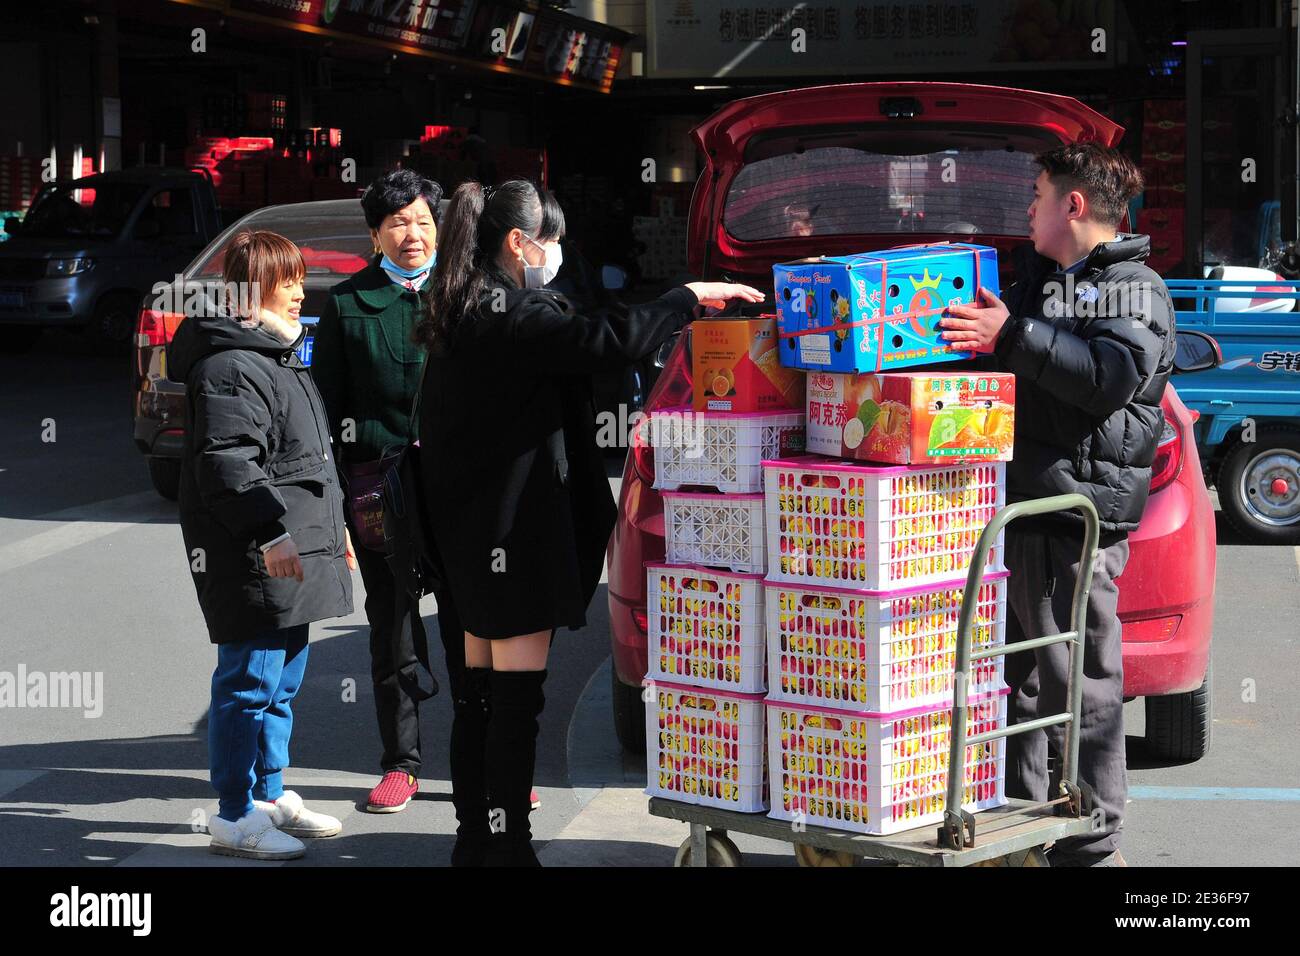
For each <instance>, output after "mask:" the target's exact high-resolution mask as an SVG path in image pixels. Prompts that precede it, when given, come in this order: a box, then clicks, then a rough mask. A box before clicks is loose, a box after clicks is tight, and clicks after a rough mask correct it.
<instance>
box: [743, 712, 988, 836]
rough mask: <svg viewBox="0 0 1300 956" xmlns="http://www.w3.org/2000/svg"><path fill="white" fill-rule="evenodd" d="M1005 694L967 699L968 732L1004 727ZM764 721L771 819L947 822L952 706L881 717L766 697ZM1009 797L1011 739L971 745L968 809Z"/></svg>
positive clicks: (865, 829) (835, 823)
mask: <svg viewBox="0 0 1300 956" xmlns="http://www.w3.org/2000/svg"><path fill="white" fill-rule="evenodd" d="M1006 693H1007V692H1006V691H1003V692H1001V693H998V694H993V695H982V696H980V697H973V698H971V699H970V702H969V704H968V706H967V717H966V733H967V734H968V735H969V736H974V735H975V734H980V733H986V732H988V731H992V730H1002V729H1004V728H1005V727H1006V722H1007V697H1006ZM767 720H768V733H767V740H768V760H769V766H770V774H771V787H772V797H771V800H772V810H771V813H770V814H769V816H771V817H773V818H775V819H778V820H798V821H800V822H802V823H811V824H816V825H819V826H825V827H831V828H833V829H836V830H852V831H855V832H858V833H876V834H882V833H897V832H899V831H900V830H911V829H914V828H915V827H919V826H925V825H926V824H931V823H938V822H940V821H941V820H942V819H943V809H944V804H945V802H946V801H947V787H948V748H949V746H950V745H951V735H950V730H951V723H952V708H951V705H949V706H948V707H944V708H928V709H927V708H917V709H916V710H912V711H905V712H903V713H899V714H894V715H880V714H870V713H865V712H854V711H847V710H833V709H831V708H828V707H809V706H807V705H805V704H787V703H784V702H781V701H768V703H767ZM1006 802H1007V798H1006V739H1005V738H1001V739H998V740H990V741H987V742H985V743H982V744H974V745H968V746H967V747H966V775H965V785H964V790H963V796H962V806H963V807H964V808H965V809H967V810H970V811H972V812H974V811H977V810H987V809H989V808H991V807H1000V806H1002V805H1003V804H1005V803H1006Z"/></svg>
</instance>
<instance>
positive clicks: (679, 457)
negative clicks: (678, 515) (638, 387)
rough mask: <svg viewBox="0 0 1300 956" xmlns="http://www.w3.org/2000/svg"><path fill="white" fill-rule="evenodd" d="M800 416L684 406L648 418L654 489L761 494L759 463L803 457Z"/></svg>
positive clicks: (761, 475)
mask: <svg viewBox="0 0 1300 956" xmlns="http://www.w3.org/2000/svg"><path fill="white" fill-rule="evenodd" d="M804 421H805V417H804V413H803V412H789V411H775V412H752V413H732V412H697V411H694V410H693V409H692V408H690V407H689V406H686V407H682V408H668V409H664V410H662V411H658V412H654V413H652V414H651V415H650V436H651V442H652V444H653V446H654V453H655V454H654V462H655V482H654V486H655V487H656V488H659V489H662V490H667V491H676V490H677V489H678V488H682V487H685V486H688V485H693V486H699V487H708V488H716V489H717V490H718V491H722V492H726V493H728V494H748V493H752V492H758V491H762V490H763V461H764V459H768V458H782V457H786V456H789V455H795V454H801V453H802V452H803V451H804V441H805V432H806V429H805V426H804Z"/></svg>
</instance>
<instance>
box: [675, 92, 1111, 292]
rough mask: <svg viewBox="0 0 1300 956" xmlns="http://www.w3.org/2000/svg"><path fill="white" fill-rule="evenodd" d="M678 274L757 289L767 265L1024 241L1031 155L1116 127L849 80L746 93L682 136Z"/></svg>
mask: <svg viewBox="0 0 1300 956" xmlns="http://www.w3.org/2000/svg"><path fill="white" fill-rule="evenodd" d="M691 132H692V136H693V137H694V138H695V141H696V144H697V145H698V146H699V147H700V149H701V150H702V151H703V153H704V157H705V168H704V171H703V172H702V173H701V175H700V178H699V180H698V182H697V183H696V186H695V192H694V195H693V196H692V199H691V210H690V224H689V235H688V256H689V263H690V270H691V272H692V273H694V274H696V275H702V276H705V277H707V278H717V277H724V276H725V277H728V278H731V279H734V280H736V281H750V282H753V283H755V284H757V285H758V286H759V288H765V287H767V286H768V285H769V284H770V279H771V274H770V269H771V267H772V264H773V263H776V262H786V261H790V260H792V259H799V258H802V257H804V256H811V255H841V254H846V253H853V252H864V251H867V250H872V249H881V248H886V247H889V246H896V245H904V244H910V243H921V242H938V241H942V240H945V239H952V240H959V241H966V242H977V243H982V244H985V245H991V246H994V247H996V248H997V249H998V251H999V253H1000V254H1002V258H1001V261H1002V262H1004V263H1005V262H1009V256H1007V255H1006V254H1007V253H1008V252H1009V251H1010V249H1011V248H1012V247H1014V246H1016V245H1019V244H1020V243H1022V242H1024V241H1025V236H1026V232H1027V226H1028V218H1027V212H1026V210H1027V208H1028V206H1029V203H1030V201H1031V198H1032V189H1033V181H1034V179H1035V178H1036V176H1037V174H1038V171H1039V170H1038V166H1037V165H1036V164H1035V162H1034V156H1035V155H1036V154H1038V153H1039V152H1042V151H1043V150H1046V149H1050V148H1052V147H1055V146H1059V145H1061V144H1063V143H1068V142H1096V143H1100V144H1102V145H1107V146H1111V145H1114V144H1115V143H1117V142H1118V141H1119V139H1120V137H1121V136H1122V135H1123V132H1124V131H1123V128H1122V127H1120V126H1118V125H1116V124H1115V123H1113V122H1111V121H1110V120H1108V119H1106V117H1104V116H1102V115H1101V114H1099V113H1097V112H1095V111H1094V110H1092V109H1090V108H1088V107H1086V106H1084V105H1083V104H1082V103H1080V102H1079V101H1078V100H1075V99H1073V98H1071V97H1067V96H1057V95H1054V94H1048V93H1038V92H1034V91H1030V90H1015V89H1008V88H1005V87H996V86H978V85H974V84H967V83H915V82H907V83H901V82H900V83H888V82H886V83H849V84H841V85H835V86H821V87H812V88H809V89H801V90H791V91H787V92H781V93H769V94H764V95H762V96H754V97H749V98H747V99H742V100H737V101H735V102H734V103H731V104H729V105H728V106H726V107H724V108H723V109H721V110H719V111H718V112H717V113H716V114H714V115H713V116H712V117H710V118H709V119H708V120H706V121H705V122H703V123H701V124H700V125H699V126H697V127H695V129H693V130H692V131H691Z"/></svg>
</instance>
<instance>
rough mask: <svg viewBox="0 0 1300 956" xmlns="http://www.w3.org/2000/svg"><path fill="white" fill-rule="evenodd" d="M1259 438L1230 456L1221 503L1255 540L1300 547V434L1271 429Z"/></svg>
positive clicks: (1224, 467) (1262, 431)
mask: <svg viewBox="0 0 1300 956" xmlns="http://www.w3.org/2000/svg"><path fill="white" fill-rule="evenodd" d="M1256 437H1257V440H1256V441H1253V442H1242V441H1238V442H1237V443H1235V444H1234V445H1233V446H1232V448H1231V449H1230V450H1229V451H1228V453H1227V454H1226V455H1225V456H1224V459H1223V464H1222V465H1221V466H1220V467H1219V478H1218V481H1216V482H1215V485H1216V487H1217V488H1218V489H1219V504H1220V505H1221V506H1222V508H1223V513H1224V514H1225V515H1227V517H1228V521H1229V522H1231V524H1232V526H1233V527H1234V528H1236V529H1237V530H1238V531H1240V532H1241V533H1242V534H1243V535H1245V536H1246V537H1247V538H1248V539H1250V540H1251V541H1257V542H1260V543H1263V544H1300V431H1296V430H1295V429H1294V428H1288V427H1286V426H1285V425H1265V426H1263V427H1262V428H1260V429H1259V433H1258V435H1257V436H1256Z"/></svg>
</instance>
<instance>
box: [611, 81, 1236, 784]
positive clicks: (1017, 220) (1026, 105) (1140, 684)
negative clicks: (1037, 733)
mask: <svg viewBox="0 0 1300 956" xmlns="http://www.w3.org/2000/svg"><path fill="white" fill-rule="evenodd" d="M692 132H693V135H694V137H695V141H696V144H697V145H698V146H699V148H700V149H701V150H702V152H703V154H704V156H705V158H706V165H705V168H704V171H703V173H702V174H701V175H700V178H699V181H698V182H697V183H696V186H695V193H694V196H693V198H692V200H691V210H690V222H689V225H688V235H689V257H690V267H691V271H692V272H693V273H694V274H696V275H702V276H705V277H708V278H718V277H725V278H727V279H729V280H732V281H737V282H746V283H749V284H752V285H755V286H757V287H758V288H771V281H772V278H771V275H772V274H771V267H772V264H773V263H776V262H785V261H789V260H792V259H798V258H801V257H804V256H809V255H840V254H847V253H852V252H861V251H863V250H868V249H875V248H882V247H886V246H892V245H900V244H903V243H912V242H916V243H920V242H936V241H941V240H944V239H965V240H968V241H975V242H980V243H983V244H986V245H992V246H995V247H997V249H998V250H999V252H1000V253H1002V255H1001V258H1000V261H1001V262H1002V263H1009V262H1010V261H1011V257H1010V255H1007V253H1009V252H1010V250H1011V249H1012V248H1013V247H1014V246H1017V245H1019V244H1021V243H1023V242H1024V241H1025V235H1026V231H1027V224H1028V221H1027V215H1026V208H1027V207H1028V205H1029V201H1030V198H1031V197H1030V190H1031V184H1032V182H1033V180H1034V178H1035V176H1036V175H1037V173H1038V168H1037V166H1036V165H1035V164H1034V159H1033V157H1034V155H1035V154H1036V153H1038V152H1040V151H1042V150H1044V149H1048V148H1051V147H1054V146H1057V145H1060V144H1062V143H1067V142H1097V143H1102V144H1104V145H1108V146H1110V145H1114V144H1115V143H1117V142H1118V141H1119V139H1120V137H1121V136H1122V135H1123V132H1124V131H1123V129H1122V127H1120V126H1117V125H1116V124H1115V123H1113V122H1111V121H1110V120H1108V119H1106V118H1105V117H1104V116H1102V115H1100V114H1099V113H1096V112H1095V111H1093V110H1091V109H1089V108H1088V107H1086V106H1084V105H1083V104H1081V103H1079V102H1078V101H1077V100H1074V99H1072V98H1069V97H1064V96H1056V95H1051V94H1046V93H1036V92H1032V91H1027V90H1015V89H1006V88H1002V87H990V86H976V85H970V84H962V83H915V82H907V83H853V84H843V85H836V86H822V87H813V88H810V89H802V90H791V91H788V92H782V93H771V94H765V95H762V96H754V97H750V98H747V99H742V100H737V101H735V102H733V103H730V104H728V105H727V106H725V107H723V108H722V109H721V110H719V111H718V112H717V113H715V114H714V115H713V116H712V117H711V118H709V119H708V120H706V121H705V122H703V123H702V124H700V125H699V126H697V127H696V128H695V129H694V130H693V131H692ZM810 230H811V233H810ZM972 236H974V237H976V238H974V239H971V237H972ZM1009 279H1010V276H1004V277H1003V283H1004V287H1005V285H1006V284H1007V282H1008V281H1009ZM764 311H771V306H770V305H768V306H767V308H766V309H765V310H764ZM689 355H690V330H689V329H688V330H687V331H686V332H685V333H684V334H682V335H681V336H679V337H678V340H677V342H676V344H675V346H673V347H672V349H671V352H670V353H669V354H668V355H667V357H666V359H665V361H664V363H663V364H664V370H663V372H662V373H661V374H660V376H659V380H658V382H657V384H656V386H655V388H654V390H653V391H652V392H651V393H650V395H649V397H648V399H647V402H646V411H647V412H648V411H652V410H654V409H657V408H665V407H670V406H674V405H684V404H688V403H689V401H690V396H691V376H690V359H689ZM1163 407H1164V412H1165V419H1166V425H1165V432H1164V436H1163V438H1162V440H1161V443H1160V448H1159V452H1158V454H1157V457H1156V461H1155V464H1154V466H1153V474H1152V479H1151V496H1150V499H1149V501H1148V503H1147V507H1146V512H1145V513H1144V515H1143V518H1142V523H1141V525H1140V527H1139V528H1138V529H1137V530H1136V531H1135V532H1133V533H1132V534H1130V536H1129V541H1130V545H1131V553H1130V558H1129V563H1128V566H1127V568H1126V569H1125V571H1124V574H1123V576H1122V577H1121V578H1120V580H1119V585H1120V604H1119V613H1120V619H1121V621H1122V622H1123V627H1124V693H1125V696H1126V697H1128V698H1135V697H1144V698H1146V711H1147V720H1146V742H1147V745H1148V748H1149V750H1150V752H1151V753H1152V754H1153V755H1155V756H1158V757H1162V758H1166V759H1172V760H1196V759H1199V758H1200V757H1202V756H1203V755H1204V754H1205V753H1206V750H1207V749H1208V746H1209V739H1210V635H1211V630H1212V621H1213V614H1214V568H1215V523H1214V510H1213V506H1212V504H1211V502H1210V498H1209V494H1208V492H1207V491H1206V487H1205V481H1204V478H1203V476H1202V472H1201V465H1200V461H1199V458H1198V456H1197V451H1196V444H1195V442H1194V441H1193V439H1192V423H1193V421H1194V417H1193V415H1192V413H1190V412H1189V411H1188V410H1187V408H1186V407H1185V406H1184V405H1183V403H1182V402H1181V401H1180V400H1179V398H1178V395H1177V394H1176V393H1175V391H1174V389H1173V387H1172V386H1170V387H1169V388H1168V389H1167V390H1166V393H1165V397H1164V401H1163ZM653 479H654V452H653V449H652V448H650V447H648V445H647V444H646V443H645V442H644V441H643V440H642V439H641V437H640V436H639V435H638V438H637V441H636V442H635V443H634V445H633V447H632V449H631V450H630V451H629V454H628V457H627V462H626V465H625V467H624V470H623V486H622V493H621V498H620V514H619V520H618V524H617V526H616V527H615V529H614V533H613V535H612V536H611V538H610V543H609V555H608V557H609V613H610V622H611V632H612V633H611V643H612V647H613V661H614V666H613V668H612V670H613V677H614V682H613V684H614V686H613V710H614V723H615V727H616V729H617V732H618V737H619V740H620V742H621V743H622V744H623V746H624V747H625V748H626V749H628V750H633V751H637V752H640V751H643V750H644V748H645V720H644V709H643V704H642V702H641V680H642V678H643V677H644V676H645V674H646V670H647V665H646V575H645V569H644V565H645V562H647V561H652V560H663V558H664V518H663V503H662V500H661V499H660V496H659V494H658V492H656V491H655V490H654V489H653V488H652V487H651V485H652V482H653Z"/></svg>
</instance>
